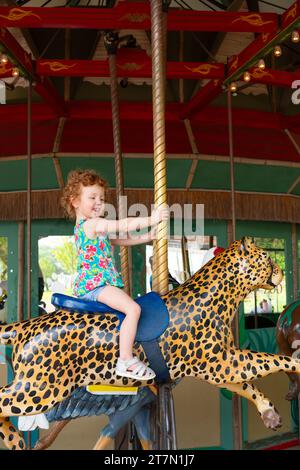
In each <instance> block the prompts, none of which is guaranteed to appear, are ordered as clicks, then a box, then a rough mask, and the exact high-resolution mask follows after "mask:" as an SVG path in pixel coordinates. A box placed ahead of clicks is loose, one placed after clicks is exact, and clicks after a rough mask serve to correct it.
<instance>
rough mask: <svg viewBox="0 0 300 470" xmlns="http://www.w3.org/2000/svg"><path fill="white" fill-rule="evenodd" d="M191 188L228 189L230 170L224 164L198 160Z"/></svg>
mask: <svg viewBox="0 0 300 470" xmlns="http://www.w3.org/2000/svg"><path fill="white" fill-rule="evenodd" d="M191 187H192V188H201V189H228V190H229V189H230V168H229V164H228V163H225V162H214V161H212V162H210V161H207V160H205V161H201V160H199V162H198V165H197V168H196V171H195V174H194V178H193V183H192V186H191Z"/></svg>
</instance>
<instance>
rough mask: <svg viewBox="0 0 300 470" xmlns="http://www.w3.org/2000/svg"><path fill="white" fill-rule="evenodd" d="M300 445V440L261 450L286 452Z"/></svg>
mask: <svg viewBox="0 0 300 470" xmlns="http://www.w3.org/2000/svg"><path fill="white" fill-rule="evenodd" d="M299 444H300V439H293V440H292V441H288V442H283V443H282V444H277V445H275V446H270V447H265V448H264V449H261V450H284V449H289V448H290V447H294V446H298V445H299Z"/></svg>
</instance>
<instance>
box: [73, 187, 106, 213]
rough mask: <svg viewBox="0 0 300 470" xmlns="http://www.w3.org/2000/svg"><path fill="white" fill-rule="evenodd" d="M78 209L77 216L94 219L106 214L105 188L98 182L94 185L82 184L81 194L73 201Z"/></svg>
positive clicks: (76, 209)
mask: <svg viewBox="0 0 300 470" xmlns="http://www.w3.org/2000/svg"><path fill="white" fill-rule="evenodd" d="M72 204H73V207H74V208H75V211H76V217H77V218H80V217H83V218H85V219H94V218H96V217H103V215H104V206H105V200H104V188H103V187H102V186H99V185H97V184H95V185H93V186H82V185H81V190H80V194H79V196H78V197H76V198H75V199H74V201H73V202H72Z"/></svg>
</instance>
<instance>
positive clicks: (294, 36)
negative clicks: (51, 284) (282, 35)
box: [291, 29, 300, 42]
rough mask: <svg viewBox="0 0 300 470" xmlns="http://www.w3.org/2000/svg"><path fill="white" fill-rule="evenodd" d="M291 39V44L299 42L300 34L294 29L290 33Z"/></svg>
mask: <svg viewBox="0 0 300 470" xmlns="http://www.w3.org/2000/svg"><path fill="white" fill-rule="evenodd" d="M291 39H292V41H293V42H299V41H300V34H299V32H298V31H297V30H296V29H295V30H294V31H293V32H292V37H291Z"/></svg>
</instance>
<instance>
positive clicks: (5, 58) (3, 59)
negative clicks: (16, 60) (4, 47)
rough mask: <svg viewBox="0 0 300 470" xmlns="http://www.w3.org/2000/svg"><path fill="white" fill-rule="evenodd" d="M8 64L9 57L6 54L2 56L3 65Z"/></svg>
mask: <svg viewBox="0 0 300 470" xmlns="http://www.w3.org/2000/svg"><path fill="white" fill-rule="evenodd" d="M7 63H8V57H7V55H5V54H1V64H7Z"/></svg>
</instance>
